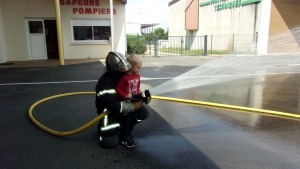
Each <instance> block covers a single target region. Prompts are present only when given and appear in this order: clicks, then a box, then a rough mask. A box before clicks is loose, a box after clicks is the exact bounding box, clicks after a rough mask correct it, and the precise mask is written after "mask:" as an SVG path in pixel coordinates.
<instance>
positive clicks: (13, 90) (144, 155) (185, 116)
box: [0, 55, 300, 169]
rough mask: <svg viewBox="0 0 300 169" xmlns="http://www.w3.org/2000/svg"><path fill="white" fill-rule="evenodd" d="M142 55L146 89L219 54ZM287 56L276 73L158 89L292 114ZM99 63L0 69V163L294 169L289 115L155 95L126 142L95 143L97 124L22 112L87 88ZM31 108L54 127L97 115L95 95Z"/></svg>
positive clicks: (295, 67) (298, 161)
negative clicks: (80, 129) (132, 144)
mask: <svg viewBox="0 0 300 169" xmlns="http://www.w3.org/2000/svg"><path fill="white" fill-rule="evenodd" d="M295 56H296V57H297V55H295ZM274 57H278V56H274ZM142 59H143V68H142V71H141V77H142V86H141V89H143V90H144V89H150V91H151V90H152V89H153V88H155V87H157V86H159V85H161V84H164V83H165V82H168V81H169V80H170V78H171V77H178V76H180V75H182V74H183V73H185V72H188V71H190V70H192V69H195V68H196V69H197V68H198V67H199V66H201V65H205V64H207V63H211V62H212V61H214V60H216V59H220V57H219V56H216V57H178V56H177V57H161V58H152V57H151V58H150V57H149V58H142ZM295 60H296V61H295V62H294V64H281V66H280V70H279V71H278V67H275V68H274V67H272V68H268V70H266V72H269V73H270V72H271V73H272V72H273V73H274V72H276V74H268V75H262V74H259V75H257V76H256V75H255V76H253V75H251V76H249V77H246V78H245V77H244V78H235V79H233V80H227V81H219V82H218V83H211V84H206V85H199V86H194V87H192V88H187V89H182V90H173V91H172V92H167V93H162V94H161V96H167V97H176V98H183V99H190V100H198V101H206V102H213V103H221V104H229V105H236V106H245V107H252V108H260V109H267V110H275V111H282V112H288V113H294V114H300V88H299V87H300V80H299V79H300V62H298V59H297V58H296V59H295ZM291 67H292V69H291ZM275 69H276V71H274V70H275ZM102 71H103V64H102V63H101V62H93V63H84V64H78V65H67V66H63V67H61V66H54V67H53V66H52V67H31V68H5V69H1V71H0V74H1V79H0V92H1V95H0V102H1V109H0V110H1V111H0V112H1V113H0V119H1V121H0V125H1V128H0V133H1V136H2V139H1V140H0V152H1V158H0V166H1V168H122V169H123V168H130V169H132V168H142V169H143V168H145V169H147V168H150V169H151V168H172V169H173V168H180V169H181V168H193V169H194V168H224V169H227V168H228V169H231V168H243V169H244V168H245V169H248V168H249V169H250V168H251V169H252V168H259V169H261V168H284V169H286V168H300V158H299V155H300V148H299V147H300V141H299V136H300V121H299V120H296V119H291V118H283V117H275V116H270V115H265V114H263V113H251V112H244V111H237V110H229V109H221V108H213V107H206V106H199V105H191V104H183V103H177V102H171V101H162V100H156V99H153V101H152V102H151V103H150V104H149V105H148V106H147V107H148V108H149V110H150V113H151V115H150V116H149V118H148V119H147V120H146V121H144V122H143V123H141V124H139V125H137V126H136V127H135V129H134V132H133V136H134V138H135V140H136V142H137V146H136V147H135V148H134V149H127V148H125V147H123V146H121V145H120V146H118V147H117V148H115V149H103V148H101V147H100V146H99V142H98V134H97V130H96V125H94V126H92V127H90V128H88V129H87V130H85V131H83V132H81V133H79V134H76V135H73V136H68V137H56V136H52V135H50V134H47V133H45V132H44V131H42V130H40V129H38V128H37V127H36V126H34V125H33V123H31V121H30V120H29V119H28V116H27V111H28V109H29V107H30V106H31V105H32V104H33V103H34V102H36V101H38V100H40V99H43V98H45V97H48V96H52V95H56V94H62V93H68V92H79V91H93V90H94V86H95V84H96V80H97V79H98V77H99V74H100V73H101V72H102ZM280 72H281V73H280ZM204 79H205V78H203V80H204ZM206 80H207V79H206ZM20 83H22V84H20ZM199 84H200V82H199ZM171 87H172V86H171V85H170V86H169V88H171ZM33 115H34V117H35V118H36V119H37V120H38V121H40V122H41V123H42V124H44V125H46V126H48V127H49V128H52V129H54V130H61V131H67V130H73V129H76V128H78V127H80V126H82V125H83V124H85V123H87V122H89V121H90V120H91V119H93V118H94V117H95V116H96V109H95V107H94V96H93V95H78V96H71V97H63V98H59V99H55V100H51V101H48V102H45V103H42V104H41V105H39V106H37V107H36V108H35V109H34V111H33Z"/></svg>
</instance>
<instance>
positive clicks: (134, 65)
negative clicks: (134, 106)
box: [116, 55, 142, 101]
mask: <svg viewBox="0 0 300 169" xmlns="http://www.w3.org/2000/svg"><path fill="white" fill-rule="evenodd" d="M127 61H128V62H129V63H130V65H131V68H130V69H129V70H128V72H127V74H126V75H125V76H123V77H122V78H121V79H120V80H119V83H118V85H117V87H116V92H117V93H118V95H119V97H120V98H121V100H122V101H124V100H126V99H131V98H132V94H140V75H139V72H140V70H141V67H142V61H141V60H140V58H139V57H138V56H137V55H129V56H128V57H127Z"/></svg>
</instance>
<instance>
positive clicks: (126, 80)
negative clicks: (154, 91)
mask: <svg viewBox="0 0 300 169" xmlns="http://www.w3.org/2000/svg"><path fill="white" fill-rule="evenodd" d="M127 61H128V62H129V63H130V65H131V68H130V69H129V70H128V72H127V73H126V75H125V76H123V77H122V78H121V79H120V80H119V83H118V84H117V87H116V92H117V94H118V96H119V97H120V99H121V101H124V100H127V99H131V98H132V95H133V94H140V75H139V72H140V70H141V67H142V61H141V60H140V58H139V57H138V56H137V55H130V56H128V57H127ZM137 113H138V110H136V111H134V112H130V113H128V114H125V116H124V117H123V119H122V121H121V131H120V137H121V143H122V144H123V145H125V146H127V147H129V148H131V147H134V146H135V142H134V140H133V139H132V138H131V132H132V130H133V128H134V125H135V124H136V117H137Z"/></svg>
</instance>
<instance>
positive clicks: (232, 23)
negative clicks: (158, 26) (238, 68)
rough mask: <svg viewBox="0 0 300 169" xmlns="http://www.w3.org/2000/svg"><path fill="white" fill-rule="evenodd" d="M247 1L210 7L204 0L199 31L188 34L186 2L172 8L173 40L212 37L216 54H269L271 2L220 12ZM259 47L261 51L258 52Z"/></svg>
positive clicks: (171, 30) (211, 5)
mask: <svg viewBox="0 0 300 169" xmlns="http://www.w3.org/2000/svg"><path fill="white" fill-rule="evenodd" d="M231 2H239V3H242V2H244V0H243V1H221V2H216V3H213V4H210V1H209V0H200V2H199V3H200V4H203V3H206V5H199V29H198V30H196V31H185V30H184V28H183V27H182V25H184V23H185V18H184V16H185V12H184V7H185V3H186V0H182V1H179V2H177V3H175V4H173V5H171V6H170V7H169V16H170V18H169V20H170V22H169V24H170V33H169V35H170V36H203V35H208V43H209V44H208V47H209V48H212V50H226V51H243V52H250V53H255V52H257V53H258V54H259V55H264V54H267V46H268V37H269V36H268V34H269V23H270V10H271V0H263V1H261V2H258V3H250V4H247V5H245V4H244V5H241V4H240V5H237V6H234V7H232V8H227V9H221V10H216V5H218V4H222V3H231ZM256 47H257V49H256Z"/></svg>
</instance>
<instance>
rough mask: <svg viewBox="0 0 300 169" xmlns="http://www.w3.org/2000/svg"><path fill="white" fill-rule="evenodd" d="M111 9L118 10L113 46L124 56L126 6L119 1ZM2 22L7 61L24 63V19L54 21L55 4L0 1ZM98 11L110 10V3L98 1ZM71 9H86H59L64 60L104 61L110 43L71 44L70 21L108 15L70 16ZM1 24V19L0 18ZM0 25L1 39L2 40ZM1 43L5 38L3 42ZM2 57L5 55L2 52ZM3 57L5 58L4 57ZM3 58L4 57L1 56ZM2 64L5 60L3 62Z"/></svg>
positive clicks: (47, 0)
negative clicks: (100, 9)
mask: <svg viewBox="0 0 300 169" xmlns="http://www.w3.org/2000/svg"><path fill="white" fill-rule="evenodd" d="M113 3H114V6H113V8H114V9H116V10H117V13H116V14H115V15H114V28H115V32H114V36H115V39H114V42H115V51H118V52H121V53H125V49H126V34H125V29H126V25H125V16H126V15H125V5H124V4H123V3H121V2H119V1H113ZM0 4H1V7H2V8H1V9H2V18H3V27H4V35H5V42H6V43H4V44H6V47H4V48H6V50H7V60H8V61H26V60H29V58H30V57H29V49H28V44H27V37H26V29H25V20H26V19H51V20H55V5H54V0H22V1H20V0H9V1H7V0H0ZM97 7H98V8H108V9H109V8H110V4H109V0H101V3H100V6H97ZM73 8H85V6H78V5H77V6H76V5H74V6H73V5H61V15H62V30H63V46H64V55H65V59H79V58H88V57H90V58H104V57H106V55H107V53H108V52H109V51H111V43H109V42H106V43H74V42H72V39H73V35H72V27H71V20H72V19H76V18H78V19H82V18H97V19H99V18H110V15H109V14H105V15H104V14H73ZM0 21H1V18H0ZM1 30H2V29H1V24H0V37H1ZM3 39H4V38H3ZM3 39H2V38H1V40H0V44H1V53H2V54H1V55H3V53H5V51H4V50H3V49H2V47H3V45H2V41H3ZM4 55H5V54H4ZM2 58H5V56H2ZM4 60H5V59H4Z"/></svg>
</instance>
